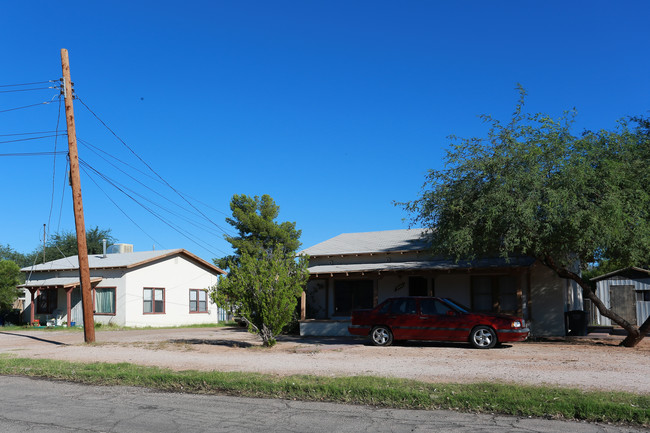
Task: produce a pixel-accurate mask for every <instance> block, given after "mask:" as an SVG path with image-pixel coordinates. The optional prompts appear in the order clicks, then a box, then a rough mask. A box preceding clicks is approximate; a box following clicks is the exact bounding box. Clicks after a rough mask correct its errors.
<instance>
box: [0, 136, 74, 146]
mask: <svg viewBox="0 0 650 433" xmlns="http://www.w3.org/2000/svg"><path fill="white" fill-rule="evenodd" d="M59 135H66V134H59V133H57V134H52V135H43V136H40V137H29V138H17V139H15V140H4V141H0V144H3V143H18V142H20V141H32V140H42V139H44V138H52V137H58V136H59Z"/></svg>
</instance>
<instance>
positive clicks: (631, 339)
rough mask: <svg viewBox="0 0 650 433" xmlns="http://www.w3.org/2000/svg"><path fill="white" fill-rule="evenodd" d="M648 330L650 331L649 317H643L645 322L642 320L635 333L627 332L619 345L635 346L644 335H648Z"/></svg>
mask: <svg viewBox="0 0 650 433" xmlns="http://www.w3.org/2000/svg"><path fill="white" fill-rule="evenodd" d="M648 332H650V317H648V318H647V319H645V322H643V324H642V325H641V326H640V327H639V329H638V330H637V332H636V333H635V334H628V335H627V337H625V340H623V342H622V343H621V346H625V347H634V346H636V345H637V344H639V342H640V341H641V340H643V338H644V337H645V336H646V335H648Z"/></svg>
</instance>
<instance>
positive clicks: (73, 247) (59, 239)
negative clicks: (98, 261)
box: [28, 227, 115, 265]
mask: <svg viewBox="0 0 650 433" xmlns="http://www.w3.org/2000/svg"><path fill="white" fill-rule="evenodd" d="M102 239H106V242H107V244H108V245H110V244H112V243H113V242H115V238H114V237H113V236H112V235H111V229H100V228H99V227H95V228H92V229H88V230H86V246H87V247H88V254H101V253H102V252H103V244H102ZM78 253H79V252H78V249H77V234H76V232H72V231H63V232H61V233H56V234H54V235H52V236H51V238H50V240H49V241H48V242H47V243H46V244H45V261H46V262H49V261H51V260H56V259H60V258H63V257H70V256H76V255H77V254H78ZM28 259H29V264H30V265H31V264H32V263H34V260H35V261H36V263H42V262H43V248H37V249H36V250H34V251H33V252H32V253H31V254H30V255H29V256H28Z"/></svg>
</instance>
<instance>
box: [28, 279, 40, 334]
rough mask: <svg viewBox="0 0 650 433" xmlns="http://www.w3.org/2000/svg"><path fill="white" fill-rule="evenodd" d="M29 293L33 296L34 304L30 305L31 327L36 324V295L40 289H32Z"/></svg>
mask: <svg viewBox="0 0 650 433" xmlns="http://www.w3.org/2000/svg"><path fill="white" fill-rule="evenodd" d="M29 293H30V295H31V300H32V303H31V304H30V305H29V324H30V326H31V325H32V324H33V323H34V309H35V308H36V304H35V302H34V301H35V299H36V296H35V295H38V289H32V288H30V289H29Z"/></svg>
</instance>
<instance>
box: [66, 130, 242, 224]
mask: <svg viewBox="0 0 650 433" xmlns="http://www.w3.org/2000/svg"><path fill="white" fill-rule="evenodd" d="M77 141H79V142H80V143H82V144H83V145H84V146H86V147H87V148H88V149H89V150H90V151H92V152H94V153H95V154H96V155H97V156H99V157H100V158H102V159H103V160H104V161H106V162H108V163H109V164H111V165H112V166H113V167H115V168H117V169H118V170H120V171H121V172H122V173H124V174H126V175H127V176H129V177H131V176H130V175H129V174H127V173H126V172H125V171H124V170H122V169H120V168H118V167H117V166H116V165H115V164H112V163H111V162H110V161H108V160H107V159H106V158H104V157H103V156H101V155H100V154H99V153H100V152H101V153H103V154H104V155H106V156H107V157H109V158H112V159H114V160H116V161H117V162H119V163H121V164H124V165H126V166H127V167H129V168H131V169H133V170H135V171H137V172H138V173H140V174H142V175H143V176H147V177H148V178H149V179H152V180H155V181H156V182H158V183H161V184H163V185H164V182H163V181H161V180H160V179H159V178H157V177H154V176H152V175H150V174H148V173H145V172H144V171H142V170H140V169H139V168H137V167H135V166H133V165H131V164H129V163H128V162H125V161H122V160H121V159H119V158H118V157H116V156H115V155H112V154H110V153H108V152H106V151H105V150H103V149H101V148H100V147H97V146H95V145H93V144H92V143H89V142H88V141H86V140H82V139H80V138H79V137H77ZM134 180H136V179H134ZM136 182H138V183H141V182H140V181H138V180H136ZM156 194H158V195H160V193H156ZM183 194H184V195H185V196H187V197H189V198H191V199H192V200H195V201H196V202H198V203H200V204H202V205H203V206H205V207H207V208H209V209H212V210H213V211H215V212H218V213H220V214H222V215H225V216H230V215H228V214H227V213H225V212H223V211H221V210H219V209H216V208H214V207H212V206H210V205H209V204H207V203H204V202H202V201H201V200H198V199H197V198H194V197H192V196H190V195H189V194H185V193H183ZM163 198H165V199H166V200H168V201H169V202H171V203H174V202H172V201H171V200H169V199H168V198H166V197H164V196H163ZM174 204H176V203H174ZM176 206H178V204H176ZM183 209H185V208H183ZM226 230H228V229H227V228H226ZM232 233H234V232H232Z"/></svg>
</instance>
